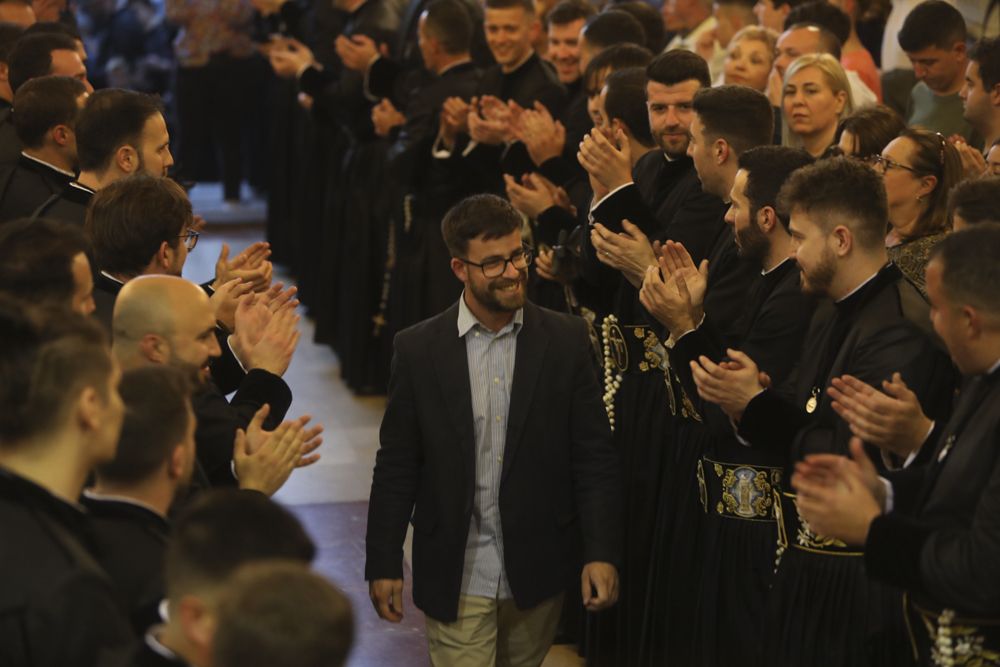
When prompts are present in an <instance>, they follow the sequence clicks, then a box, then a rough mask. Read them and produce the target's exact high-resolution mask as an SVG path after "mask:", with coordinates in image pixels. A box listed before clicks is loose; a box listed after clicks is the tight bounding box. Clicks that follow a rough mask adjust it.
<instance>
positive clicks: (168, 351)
mask: <svg viewBox="0 0 1000 667" xmlns="http://www.w3.org/2000/svg"><path fill="white" fill-rule="evenodd" d="M256 306H260V304H258V303H257V298H256V297H253V296H251V297H249V298H246V299H244V300H243V301H241V303H240V306H239V307H238V309H237V315H236V317H237V322H239V321H240V320H241V319H243V318H247V319H251V318H257V317H267V315H269V314H270V313H267V314H265V313H263V312H261V311H260V308H255V307H256ZM264 310H265V311H266V310H267V308H266V307H264ZM298 319H299V318H298V315H296V314H295V312H294V310H293V308H292V307H290V306H289V305H288V304H286V305H285V306H283V307H281V308H279V309H278V310H277V311H276V312H275V313H274V314H273V315H271V316H270V319H269V321H268V323H267V325H266V326H265V327H263V330H262V331H261V332H260V337H259V339H257V340H254V341H251V342H250V343H251V346H252V349H253V353H254V356H255V358H256V359H257V365H256V366H255V367H254V368H251V369H250V370H249V372H247V374H246V377H245V378H244V379H243V382H242V383H240V386H239V389H238V390H237V391H236V395H235V396H234V397H233V399H232V401H227V400H226V398H225V396H224V395H223V394H222V392H221V391H219V389H218V387H216V386H215V384H214V383H212V382H211V380H210V378H209V362H210V361H211V360H212V359H213V358H216V357H218V356H219V355H220V353H221V351H220V348H219V342H218V340H217V339H216V337H215V314H214V311H213V309H212V304H211V303H210V302H209V298H208V295H207V294H205V291H204V290H202V289H201V287H199V286H198V285H196V284H195V283H192V282H190V281H188V280H185V279H183V278H180V277H178V276H167V275H156V276H139V277H138V278H134V279H132V280H130V281H129V282H128V283H126V284H125V286H124V287H122V289H121V292H120V293H119V295H118V299H117V301H116V302H115V310H114V317H113V320H112V333H113V339H114V344H113V350H114V354H115V357H116V358H117V359H118V361H119V363H121V365H122V368H124V369H126V370H127V369H130V368H137V367H140V366H144V365H148V364H170V365H172V366H177V367H180V368H183V369H185V370H187V371H189V372H192V373H196V374H197V375H198V377H199V378H200V380H201V386H200V387H199V389H198V391H196V392H195V395H194V396H193V397H192V405H193V407H194V412H195V417H196V418H197V420H198V425H197V429H196V431H195V442H196V444H197V451H198V463H199V464H200V466H201V469H202V471H203V472H204V474H205V476H206V478H207V481H208V482H209V483H210V484H212V485H229V486H232V485H234V484H235V483H236V480H235V478H234V475H233V471H232V467H231V462H232V455H233V437H234V435H235V433H236V431H237V429H247V428H248V427H249V426H250V425H251V422H252V421H253V418H254V415H255V414H257V413H258V412H259V411H260V410H262V409H264V410H265V415H266V419H265V420H264V423H263V426H262V428H264V429H265V430H273V429H275V428H276V427H277V426H278V424H279V423H280V422H281V420H282V419H283V418H284V416H285V413H286V412H287V411H288V407H289V405H290V404H291V401H292V393H291V390H290V389H289V388H288V385H287V384H285V382H284V380H282V379H281V377H280V376H281V375H282V374H283V373H284V372H285V370H286V369H287V368H288V364H289V362H290V361H291V358H292V353H293V352H294V351H295V346H296V345H297V343H298V340H299V333H298V330H297V328H296V324H297V323H298ZM237 326H239V325H238V324H237ZM265 406H267V407H266V408H265ZM312 461H313V459H309V458H304V459H303V460H302V463H303V464H307V463H311V462H312Z"/></svg>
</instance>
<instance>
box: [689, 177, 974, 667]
mask: <svg viewBox="0 0 1000 667" xmlns="http://www.w3.org/2000/svg"><path fill="white" fill-rule="evenodd" d="M885 197H886V195H885V188H884V186H883V184H882V180H881V178H880V177H879V176H878V174H876V173H875V172H873V171H872V170H871V169H870V168H869V167H867V166H865V165H864V164H861V163H858V162H855V161H852V160H850V159H848V158H834V159H830V160H824V161H821V162H818V163H816V164H814V165H811V166H808V167H804V168H802V169H799V170H798V171H796V172H795V173H794V174H792V175H791V177H790V178H789V179H788V181H787V182H786V183H785V185H784V186H783V187H782V190H781V193H780V195H779V198H778V199H779V208H780V209H782V210H784V211H786V212H788V214H789V220H790V222H789V229H790V231H791V235H792V252H793V253H794V257H795V260H796V262H797V263H798V265H799V267H800V268H801V271H802V275H801V282H802V289H803V290H804V291H805V292H806V293H808V294H813V295H816V296H818V297H825V298H827V299H829V301H830V302H832V303H828V304H821V305H820V306H819V307H818V310H817V314H816V317H814V318H813V321H812V323H811V324H810V328H809V332H808V334H807V335H806V338H805V343H804V344H803V347H802V352H801V355H800V356H799V359H798V362H797V363H798V365H797V367H796V370H795V372H794V373H793V374H792V375H791V376H790V377H789V380H788V382H786V383H785V384H784V385H781V386H779V385H774V384H772V385H771V386H769V387H765V386H764V385H763V384H761V379H760V377H759V375H758V373H759V372H760V370H761V369H760V368H759V366H758V365H757V364H756V363H755V360H754V359H753V358H751V357H750V356H749V355H748V354H746V353H745V352H743V351H739V350H734V349H730V350H727V357H728V360H729V361H730V363H728V364H721V365H720V364H716V363H715V362H714V361H712V360H709V359H708V358H706V357H700V358H699V359H698V360H697V361H694V362H692V364H691V368H692V372H693V376H694V381H695V383H696V384H697V387H698V392H699V395H700V396H701V397H702V398H703V399H704V400H706V401H709V402H711V403H715V404H717V405H719V407H720V408H722V410H723V412H725V413H726V415H727V416H728V417H729V418H730V419H732V420H733V423H734V424H735V425H736V428H737V434H738V436H739V437H740V438H741V439H742V441H745V442H746V443H748V445H749V446H751V447H760V448H764V449H768V450H771V451H773V452H775V453H776V454H778V455H780V456H784V457H785V463H786V473H787V470H788V468H791V467H792V466H793V465H794V464H795V462H797V461H799V460H801V459H802V458H803V457H804V456H806V455H808V454H812V453H818V452H829V453H846V452H847V448H848V440H849V439H850V437H851V431H850V429H849V428H848V425H847V423H846V422H844V421H842V420H841V419H840V417H839V416H838V414H837V412H836V411H835V410H834V408H833V406H832V405H831V401H830V399H829V397H828V396H827V395H826V389H827V386H828V385H829V384H830V382H831V380H832V378H839V377H840V376H842V375H845V374H849V375H852V376H854V377H857V378H860V379H862V380H864V381H865V382H868V383H879V382H881V381H882V380H883V379H885V378H887V377H890V376H891V374H892V373H893V372H900V373H902V375H903V377H905V378H906V382H907V383H908V384H909V385H910V386H911V387H912V388H913V390H914V391H915V392H916V394H917V396H919V397H920V400H921V402H922V403H923V404H924V405H925V407H927V409H929V410H932V411H934V412H935V414H940V411H941V408H942V406H943V405H946V404H947V402H948V400H949V397H950V395H951V392H952V391H953V388H954V386H955V385H954V380H955V378H954V377H953V372H952V368H951V364H950V362H949V361H948V359H947V357H946V356H945V355H944V354H943V352H942V350H940V349H939V348H938V347H937V345H936V343H935V341H934V339H933V337H932V335H931V332H930V331H929V325H928V323H929V309H928V306H927V303H926V301H924V300H923V298H922V297H921V296H920V293H919V292H918V291H917V289H916V287H914V286H913V284H912V283H910V282H909V281H907V280H906V279H905V278H903V276H902V274H901V273H900V272H899V269H898V268H897V267H896V266H895V265H894V264H892V263H889V262H887V260H886V254H885V252H886V251H885V242H884V234H885V220H886V215H887V213H886V210H887V204H886V199H885ZM751 374H752V377H751ZM885 461H886V463H883V465H882V467H883V468H885V467H886V465H894V466H898V465H899V464H900V463H901V462H902V461H901V460H900V461H896V460H895V459H893V458H892V457H891V456H890V453H889V452H886V455H885ZM776 509H778V508H777V507H776ZM780 510H781V515H780V517H779V519H778V521H779V530H780V531H781V532H780V533H779V535H785V536H787V540H784V541H782V543H781V548H780V552H781V559H780V563H779V566H778V569H777V571H776V574H775V579H774V583H773V586H772V588H771V592H770V595H769V600H768V609H767V617H766V622H765V626H764V627H765V641H764V651H765V655H767V656H768V657H769V659H770V660H772V661H774V662H775V663H777V664H796V665H813V664H826V665H845V666H846V665H858V664H889V663H891V662H892V661H893V659H894V656H897V655H899V654H900V653H901V652H902V651H905V650H906V644H905V641H906V640H905V638H904V637H905V632H904V630H903V627H902V619H899V618H898V616H895V615H890V614H893V613H894V612H895V611H896V610H898V608H899V604H900V600H899V596H898V593H896V592H894V591H892V590H890V589H886V588H884V587H881V586H879V585H878V584H874V583H872V582H871V581H869V580H868V578H867V577H866V575H865V573H864V560H863V553H862V552H860V551H858V550H857V549H855V548H851V547H848V546H847V545H845V544H843V543H842V542H839V541H837V540H830V539H827V538H826V537H824V536H823V535H821V534H817V533H815V532H813V531H812V530H811V528H810V527H809V524H807V523H804V522H803V520H802V519H801V517H800V516H799V514H798V512H797V510H796V506H795V499H794V496H793V495H792V494H788V493H786V494H785V495H784V496H783V497H782V498H781V503H780ZM805 591H810V593H809V594H808V595H806V594H804V592H805Z"/></svg>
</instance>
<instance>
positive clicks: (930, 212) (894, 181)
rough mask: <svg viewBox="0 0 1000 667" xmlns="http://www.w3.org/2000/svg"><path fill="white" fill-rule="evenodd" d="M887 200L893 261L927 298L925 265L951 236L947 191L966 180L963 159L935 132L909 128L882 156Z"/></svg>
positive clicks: (887, 242)
mask: <svg viewBox="0 0 1000 667" xmlns="http://www.w3.org/2000/svg"><path fill="white" fill-rule="evenodd" d="M875 167H876V169H877V170H878V171H879V172H880V173H881V174H882V180H883V182H884V183H885V192H886V197H887V198H888V201H889V232H888V234H887V235H886V237H885V245H886V248H888V251H889V259H891V260H892V261H893V262H895V263H896V264H897V265H898V266H899V268H900V270H901V271H902V272H903V275H905V276H906V277H907V278H909V279H910V281H911V282H912V283H914V284H915V285H916V286H917V287H918V288H920V291H921V292H923V293H924V295H925V296H926V293H927V292H926V288H925V286H924V267H925V266H926V265H927V260H928V257H929V256H930V252H931V249H932V248H933V247H934V246H935V245H936V244H937V242H938V241H940V240H941V239H942V238H944V235H945V234H946V233H947V232H948V192H949V191H950V190H951V188H952V187H953V186H954V185H955V184H956V183H958V182H959V180H961V178H962V159H961V157H960V156H959V154H958V151H957V150H955V147H954V146H952V145H951V144H950V143H948V141H947V140H946V139H945V138H944V137H943V136H942V135H940V134H938V133H936V132H928V131H926V130H918V129H906V130H903V131H902V132H901V133H900V134H899V136H898V137H896V138H895V139H893V140H892V141H890V142H889V144H888V145H887V146H886V147H885V148H884V149H883V150H882V154H881V155H879V156H878V158H877V159H876V163H875Z"/></svg>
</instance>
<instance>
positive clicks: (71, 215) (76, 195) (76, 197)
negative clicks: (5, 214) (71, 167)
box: [29, 181, 94, 228]
mask: <svg viewBox="0 0 1000 667" xmlns="http://www.w3.org/2000/svg"><path fill="white" fill-rule="evenodd" d="M93 198H94V191H93V190H91V189H90V188H88V187H87V186H85V185H80V184H79V183H77V182H76V181H73V182H71V183H70V184H69V185H67V186H66V187H65V188H64V189H63V191H62V192H60V193H59V194H54V195H52V196H51V197H49V198H48V199H46V200H45V201H44V202H42V203H41V204H40V205H39V206H38V208H36V209H35V210H34V211H33V212H32V213H31V215H30V216H29V217H31V218H48V219H51V220H62V221H63V222H69V223H72V224H75V225H79V226H80V227H81V228H82V227H83V223H84V222H85V221H86V219H87V206H89V205H90V200H91V199H93Z"/></svg>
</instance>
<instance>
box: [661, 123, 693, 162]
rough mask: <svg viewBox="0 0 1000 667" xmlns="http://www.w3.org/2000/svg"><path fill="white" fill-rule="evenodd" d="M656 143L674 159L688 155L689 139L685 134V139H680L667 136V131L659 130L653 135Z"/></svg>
mask: <svg viewBox="0 0 1000 667" xmlns="http://www.w3.org/2000/svg"><path fill="white" fill-rule="evenodd" d="M653 138H654V140H655V141H656V145H657V146H659V147H660V150H662V151H663V152H664V153H666V154H667V156H668V157H670V158H671V159H673V160H677V159H680V158H682V157H684V156H686V155H687V148H688V139H687V137H686V136H685V138H684V139H683V140H680V141H678V140H677V139H674V138H670V139H668V137H667V131H666V130H664V131H662V132H657V133H655V134H654V135H653Z"/></svg>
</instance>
